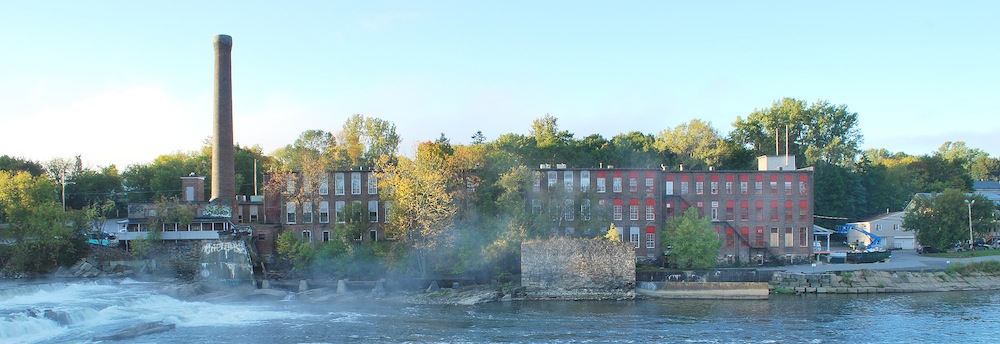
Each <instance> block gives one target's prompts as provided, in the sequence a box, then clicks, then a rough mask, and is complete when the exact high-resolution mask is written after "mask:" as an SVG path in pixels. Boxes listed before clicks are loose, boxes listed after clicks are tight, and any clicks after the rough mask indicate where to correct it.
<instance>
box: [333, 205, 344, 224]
mask: <svg viewBox="0 0 1000 344" xmlns="http://www.w3.org/2000/svg"><path fill="white" fill-rule="evenodd" d="M346 206H347V203H345V202H344V201H337V202H336V203H334V211H336V213H334V215H335V216H336V217H337V223H345V222H347V214H345V213H344V208H345V207H346Z"/></svg>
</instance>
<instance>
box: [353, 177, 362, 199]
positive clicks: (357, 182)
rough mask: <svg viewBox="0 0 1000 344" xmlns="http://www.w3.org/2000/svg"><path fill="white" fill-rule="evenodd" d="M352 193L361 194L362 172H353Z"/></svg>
mask: <svg viewBox="0 0 1000 344" xmlns="http://www.w3.org/2000/svg"><path fill="white" fill-rule="evenodd" d="M351 194H352V195H360V194H361V173H360V172H351Z"/></svg>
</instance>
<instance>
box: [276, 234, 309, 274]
mask: <svg viewBox="0 0 1000 344" xmlns="http://www.w3.org/2000/svg"><path fill="white" fill-rule="evenodd" d="M276 251H277V253H278V258H280V259H282V260H284V261H287V262H289V263H291V264H292V266H294V267H295V268H296V269H299V270H304V271H305V270H308V269H309V268H310V267H311V266H312V262H313V258H315V256H316V251H315V250H314V249H313V247H312V245H311V244H310V243H309V242H307V241H305V240H302V239H301V238H299V237H298V236H297V235H295V233H294V232H291V231H288V232H284V233H281V235H279V236H278V240H277V247H276Z"/></svg>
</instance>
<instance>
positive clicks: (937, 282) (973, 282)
mask: <svg viewBox="0 0 1000 344" xmlns="http://www.w3.org/2000/svg"><path fill="white" fill-rule="evenodd" d="M770 287H771V289H772V290H775V289H778V288H784V289H786V290H787V289H790V290H794V291H795V292H797V293H818V294H824V293H826V294H864V293H911V292H934V291H959V290H1000V276H993V275H985V274H979V273H973V274H968V275H958V274H949V273H947V272H945V271H928V272H910V271H875V270H858V271H839V272H836V273H832V272H827V273H822V274H802V273H788V272H779V273H775V274H774V276H773V278H772V280H771V283H770Z"/></svg>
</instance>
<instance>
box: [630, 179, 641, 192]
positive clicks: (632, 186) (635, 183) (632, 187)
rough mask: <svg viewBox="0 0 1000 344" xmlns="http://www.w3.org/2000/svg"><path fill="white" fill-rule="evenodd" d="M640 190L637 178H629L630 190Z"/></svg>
mask: <svg viewBox="0 0 1000 344" xmlns="http://www.w3.org/2000/svg"><path fill="white" fill-rule="evenodd" d="M638 191H639V181H638V180H635V178H629V179H628V192H638Z"/></svg>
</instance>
